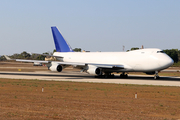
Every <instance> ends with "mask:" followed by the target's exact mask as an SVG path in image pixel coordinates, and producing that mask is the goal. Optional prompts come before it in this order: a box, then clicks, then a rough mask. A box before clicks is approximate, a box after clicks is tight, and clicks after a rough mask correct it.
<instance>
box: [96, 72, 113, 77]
mask: <svg viewBox="0 0 180 120" xmlns="http://www.w3.org/2000/svg"><path fill="white" fill-rule="evenodd" d="M95 78H114V74H111V73H107V74H104V75H98V76H95Z"/></svg>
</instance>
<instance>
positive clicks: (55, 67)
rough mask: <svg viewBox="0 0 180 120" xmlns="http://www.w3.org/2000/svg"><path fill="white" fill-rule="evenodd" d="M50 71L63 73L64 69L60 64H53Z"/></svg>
mask: <svg viewBox="0 0 180 120" xmlns="http://www.w3.org/2000/svg"><path fill="white" fill-rule="evenodd" d="M49 69H50V70H51V71H54V72H61V71H62V70H63V67H62V65H59V64H52V65H51V67H49Z"/></svg>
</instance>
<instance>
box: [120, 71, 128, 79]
mask: <svg viewBox="0 0 180 120" xmlns="http://www.w3.org/2000/svg"><path fill="white" fill-rule="evenodd" d="M120 78H128V74H125V73H124V72H123V73H122V74H121V75H120Z"/></svg>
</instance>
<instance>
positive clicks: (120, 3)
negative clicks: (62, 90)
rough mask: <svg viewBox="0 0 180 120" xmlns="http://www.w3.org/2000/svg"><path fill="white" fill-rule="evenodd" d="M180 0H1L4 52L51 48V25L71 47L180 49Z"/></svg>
mask: <svg viewBox="0 0 180 120" xmlns="http://www.w3.org/2000/svg"><path fill="white" fill-rule="evenodd" d="M179 6H180V1H179V0H0V41H1V42H0V55H4V54H6V55H12V54H15V53H21V52H23V51H26V52H33V53H44V52H52V51H53V50H54V49H55V45H54V41H53V37H52V32H51V26H57V27H58V29H59V30H60V31H61V33H62V34H63V36H64V38H65V39H66V40H67V41H68V43H69V44H70V46H71V47H72V48H81V49H82V50H86V51H92V52H95V51H102V52H107V51H110V52H112V51H123V46H125V51H126V50H129V49H131V48H132V47H139V48H140V47H141V46H142V45H143V46H144V47H145V48H160V49H180V7H179Z"/></svg>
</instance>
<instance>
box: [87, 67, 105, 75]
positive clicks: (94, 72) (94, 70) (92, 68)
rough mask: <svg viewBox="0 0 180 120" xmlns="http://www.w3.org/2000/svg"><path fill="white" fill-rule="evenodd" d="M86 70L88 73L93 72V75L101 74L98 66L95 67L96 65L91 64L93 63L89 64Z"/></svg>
mask: <svg viewBox="0 0 180 120" xmlns="http://www.w3.org/2000/svg"><path fill="white" fill-rule="evenodd" d="M87 72H88V73H89V74H93V75H94V74H95V75H101V74H102V71H101V69H100V68H98V67H96V66H93V65H89V66H88V70H87Z"/></svg>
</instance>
